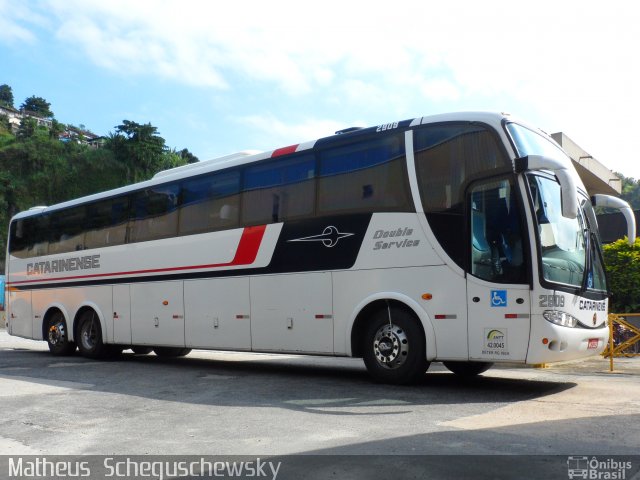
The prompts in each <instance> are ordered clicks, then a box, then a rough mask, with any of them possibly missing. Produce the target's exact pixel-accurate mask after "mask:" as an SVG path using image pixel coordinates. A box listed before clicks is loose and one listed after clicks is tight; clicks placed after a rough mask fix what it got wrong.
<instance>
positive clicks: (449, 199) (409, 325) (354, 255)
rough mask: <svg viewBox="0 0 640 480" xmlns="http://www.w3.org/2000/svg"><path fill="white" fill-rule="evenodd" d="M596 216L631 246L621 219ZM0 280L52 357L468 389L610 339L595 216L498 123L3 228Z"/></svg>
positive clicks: (563, 159) (429, 124)
mask: <svg viewBox="0 0 640 480" xmlns="http://www.w3.org/2000/svg"><path fill="white" fill-rule="evenodd" d="M595 202H596V203H600V204H605V203H606V204H607V205H609V206H617V207H619V208H621V209H622V210H623V211H624V212H625V214H626V215H627V217H628V218H629V221H630V224H629V232H635V227H634V226H633V224H632V219H633V216H632V215H631V216H629V212H630V211H631V210H630V209H629V207H628V205H627V204H625V203H624V202H622V201H620V200H619V199H616V198H613V197H603V196H598V197H597V198H596V199H595ZM629 236H630V240H632V237H633V236H632V235H631V234H630V235H629ZM6 278H7V289H8V295H7V303H8V305H7V317H8V331H9V333H10V334H11V335H17V336H21V337H26V338H32V339H38V340H45V341H47V343H48V344H49V348H50V350H51V352H52V353H53V354H56V355H65V354H70V353H72V352H74V351H75V350H76V348H78V349H79V350H80V353H81V354H82V355H85V356H87V357H92V358H96V357H104V356H107V355H112V354H114V353H119V352H122V351H123V349H127V348H131V349H133V351H134V352H137V353H149V352H150V351H151V350H152V349H153V350H154V351H155V352H156V354H158V355H164V356H182V355H186V354H187V353H188V352H189V351H190V349H192V348H198V349H216V350H240V351H254V352H282V353H305V354H318V355H335V356H355V357H362V358H364V362H365V364H366V366H367V368H368V370H369V372H370V373H371V375H372V376H373V378H375V379H376V380H378V381H385V382H393V383H407V382H411V381H414V380H416V379H418V378H420V377H421V376H422V375H423V374H424V373H425V371H426V370H427V368H428V366H429V363H430V362H434V361H437V362H443V363H444V364H445V365H446V366H447V367H448V368H449V369H450V370H452V371H453V372H455V373H458V374H463V375H474V374H478V373H481V372H483V371H485V370H486V369H487V368H489V367H490V366H491V365H492V364H493V363H494V362H520V363H523V364H524V363H527V364H538V363H543V362H544V363H547V362H555V361H563V360H570V359H576V358H580V357H585V356H589V355H595V354H598V353H600V352H602V350H603V349H604V347H605V345H606V343H607V340H608V328H607V323H606V319H607V295H608V293H607V284H606V278H605V273H604V267H603V261H602V252H601V248H600V241H599V236H598V232H597V225H596V220H595V216H594V212H593V208H592V201H591V200H590V199H589V198H588V196H587V194H586V192H585V190H584V187H583V186H582V184H581V182H580V179H579V178H578V176H577V174H576V171H575V170H574V168H573V166H572V164H571V161H570V159H569V157H568V156H567V155H566V154H565V153H564V151H563V150H562V149H561V148H560V147H559V146H558V145H557V144H556V143H555V142H554V141H553V140H552V139H550V138H549V137H548V136H547V135H546V134H544V133H542V132H541V131H539V130H537V129H534V128H531V127H528V126H527V125H525V124H523V123H521V122H518V121H516V120H515V119H512V118H511V117H509V116H508V115H502V114H492V113H460V114H446V115H437V116H431V117H422V118H415V119H412V120H406V121H401V122H393V123H389V124H386V125H379V126H377V127H372V128H364V129H347V130H345V131H342V132H337V134H336V135H334V136H331V137H327V138H323V139H320V140H317V141H312V142H307V143H302V144H299V145H292V146H289V147H285V148H280V149H277V150H274V151H271V152H266V153H260V154H237V155H231V156H228V157H225V158H223V159H218V161H208V162H200V163H197V164H193V165H189V166H185V167H179V168H175V169H172V170H168V171H165V172H161V173H159V174H157V175H156V176H155V177H154V178H152V179H151V180H148V181H145V182H142V183H138V184H135V185H130V186H127V187H123V188H120V189H116V190H112V191H108V192H104V193H100V194H96V195H92V196H88V197H85V198H81V199H78V200H72V201H69V202H65V203H62V204H59V205H53V206H50V207H37V208H33V209H31V210H29V211H26V212H22V213H19V214H18V215H16V216H15V217H14V218H13V219H12V220H11V224H10V231H9V241H8V249H7V262H6Z"/></svg>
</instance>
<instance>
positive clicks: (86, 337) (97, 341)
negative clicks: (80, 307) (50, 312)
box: [77, 310, 122, 358]
mask: <svg viewBox="0 0 640 480" xmlns="http://www.w3.org/2000/svg"><path fill="white" fill-rule="evenodd" d="M77 337H78V350H80V353H81V354H82V355H83V356H85V357H88V358H105V357H108V356H110V355H111V354H113V353H115V352H114V349H112V348H111V346H110V345H107V344H105V343H104V341H103V339H102V328H101V327H100V319H99V318H98V315H97V314H96V312H94V311H93V310H87V311H85V312H84V313H83V314H82V315H81V317H80V319H79V320H78V335H77ZM120 351H121V352H122V349H120Z"/></svg>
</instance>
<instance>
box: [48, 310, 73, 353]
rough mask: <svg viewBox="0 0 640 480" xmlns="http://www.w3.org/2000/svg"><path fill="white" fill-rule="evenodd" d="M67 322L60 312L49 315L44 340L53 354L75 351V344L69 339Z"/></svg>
mask: <svg viewBox="0 0 640 480" xmlns="http://www.w3.org/2000/svg"><path fill="white" fill-rule="evenodd" d="M68 332H69V331H68V330H67V322H66V320H65V319H64V315H62V312H56V313H54V314H53V315H51V318H50V319H49V323H48V324H47V333H46V340H47V345H48V346H49V351H50V352H51V353H53V354H54V355H59V356H62V355H71V354H72V353H73V352H75V351H76V344H75V343H74V342H72V341H70V340H69V335H68Z"/></svg>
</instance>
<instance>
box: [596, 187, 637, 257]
mask: <svg viewBox="0 0 640 480" xmlns="http://www.w3.org/2000/svg"><path fill="white" fill-rule="evenodd" d="M591 205H593V206H594V207H609V208H615V209H617V210H620V212H621V213H622V215H624V218H625V220H626V221H627V239H628V241H629V245H631V246H633V244H634V242H635V240H636V217H635V216H634V215H633V210H632V209H631V206H630V205H629V204H628V203H627V202H625V201H624V200H622V199H621V198H618V197H613V196H611V195H601V194H599V193H598V194H596V195H594V196H593V197H591Z"/></svg>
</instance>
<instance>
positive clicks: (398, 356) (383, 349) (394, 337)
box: [373, 323, 409, 370]
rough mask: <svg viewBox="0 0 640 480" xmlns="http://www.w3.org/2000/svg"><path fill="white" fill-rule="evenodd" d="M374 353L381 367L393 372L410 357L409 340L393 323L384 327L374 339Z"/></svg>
mask: <svg viewBox="0 0 640 480" xmlns="http://www.w3.org/2000/svg"><path fill="white" fill-rule="evenodd" d="M373 353H374V355H375V357H376V360H377V361H378V364H379V365H380V366H381V367H384V368H387V369H389V370H393V369H395V368H398V367H400V366H402V365H403V364H404V363H405V362H406V361H407V358H408V356H409V338H408V337H407V334H406V333H405V331H404V330H403V329H402V328H400V327H399V326H397V325H394V324H393V323H390V324H386V325H383V326H382V327H380V328H379V329H378V331H377V332H376V334H375V336H374V339H373Z"/></svg>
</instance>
